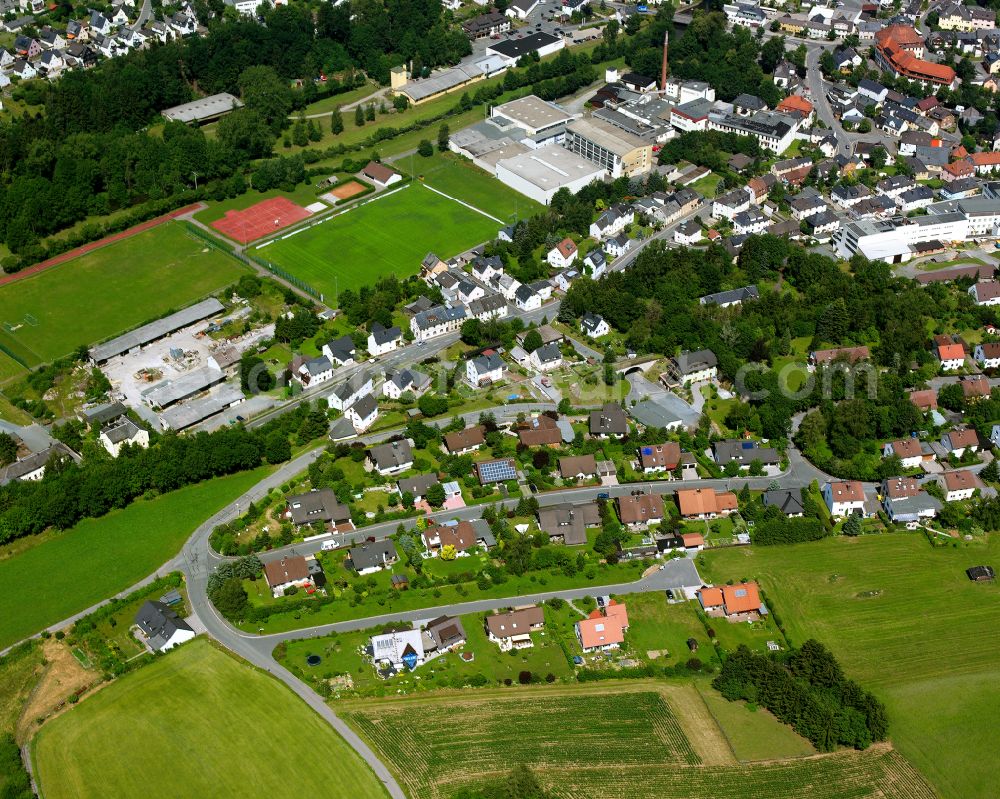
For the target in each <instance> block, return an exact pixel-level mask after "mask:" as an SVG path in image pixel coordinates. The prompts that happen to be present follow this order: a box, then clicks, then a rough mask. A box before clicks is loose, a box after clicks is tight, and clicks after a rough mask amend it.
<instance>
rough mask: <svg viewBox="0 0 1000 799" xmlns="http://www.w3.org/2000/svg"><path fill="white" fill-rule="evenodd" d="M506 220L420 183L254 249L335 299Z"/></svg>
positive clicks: (466, 243) (446, 254)
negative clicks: (451, 198)
mask: <svg viewBox="0 0 1000 799" xmlns="http://www.w3.org/2000/svg"><path fill="white" fill-rule="evenodd" d="M500 227H501V225H500V224H499V223H497V222H495V221H494V220H492V219H490V218H489V217H486V216H483V215H482V214H480V213H477V212H476V211H473V210H471V209H470V208H466V207H465V206H463V205H462V204H460V203H458V202H455V201H454V200H450V199H448V198H447V197H442V196H441V195H440V194H436V193H435V192H433V191H431V190H430V189H428V188H427V187H426V186H424V185H422V184H420V183H412V184H410V185H409V186H407V187H406V188H404V189H401V190H399V191H397V192H396V193H395V194H391V195H389V196H385V197H380V198H377V199H373V200H371V201H369V202H367V203H366V204H365V205H361V206H358V207H355V208H352V209H351V210H349V211H346V212H344V213H342V214H339V215H337V216H334V217H331V218H329V219H328V220H326V221H324V222H322V223H320V224H318V225H316V226H315V227H310V228H307V229H306V230H304V231H303V232H301V233H297V234H295V235H293V236H291V237H290V238H287V239H278V240H277V241H275V242H274V243H273V244H270V245H268V246H266V247H264V248H262V249H253V250H250V252H251V253H252V254H254V255H255V256H257V257H258V258H262V259H264V260H267V261H270V262H271V263H273V264H275V265H277V266H279V267H281V268H282V269H284V270H285V271H287V272H289V273H291V274H292V275H294V276H295V277H297V278H299V279H300V280H302V281H304V282H305V283H308V284H309V285H310V286H312V287H313V288H314V289H315V290H316V291H318V292H321V293H322V294H323V295H324V299H325V300H326V301H327V302H331V301H333V298H334V297H335V296H336V293H337V291H338V289H339V290H340V291H343V290H344V289H353V290H355V291H356V290H357V289H359V288H361V287H362V286H366V285H372V284H373V283H374V282H375V281H376V280H378V279H379V278H380V277H382V276H383V275H389V274H395V275H396V276H397V277H400V278H403V277H407V276H409V275H414V274H416V273H417V272H418V271H419V269H420V262H421V261H422V260H423V258H424V256H425V255H427V253H428V252H433V253H435V254H437V255H438V256H439V257H441V258H450V257H451V256H453V255H457V254H458V253H460V252H464V251H465V250H467V249H469V248H470V247H474V246H475V245H477V244H479V243H480V242H483V241H486V240H487V239H492V238H494V237H495V236H496V234H497V230H499V228H500Z"/></svg>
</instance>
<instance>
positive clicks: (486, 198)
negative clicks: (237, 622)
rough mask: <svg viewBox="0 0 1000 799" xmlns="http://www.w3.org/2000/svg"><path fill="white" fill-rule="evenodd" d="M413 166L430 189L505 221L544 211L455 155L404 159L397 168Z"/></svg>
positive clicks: (437, 154)
mask: <svg viewBox="0 0 1000 799" xmlns="http://www.w3.org/2000/svg"><path fill="white" fill-rule="evenodd" d="M411 163H412V165H413V172H414V173H415V176H416V175H423V178H424V182H425V183H426V184H427V185H428V186H433V187H434V188H435V189H437V190H438V191H443V192H444V193H445V194H450V195H451V196H452V197H458V198H459V199H461V200H464V201H465V202H467V203H469V204H470V205H474V206H476V208H482V209H483V210H484V211H486V212H487V213H490V214H492V215H493V216H495V217H497V218H498V219H502V220H504V222H513V221H514V220H515V218H516V219H527V218H528V217H530V216H534V215H535V214H537V213H538V212H540V211H541V210H542V208H543V206H542V205H541V204H540V203H537V202H535V201H534V200H532V199H530V198H528V197H525V196H524V195H523V194H521V193H520V192H516V191H514V189H512V188H510V186H507V185H506V184H504V183H501V182H500V181H499V180H497V179H496V178H495V177H493V176H492V175H490V174H489V173H488V172H484V171H483V170H482V169H480V168H479V167H477V166H475V165H474V164H473V163H471V162H469V161H466V160H465V159H463V158H459V157H458V156H457V155H455V154H454V153H450V152H449V153H435V154H434V156H433V157H432V158H421V157H420V156H414V157H413V160H412V161H410V160H402V161H399V162H398V164H397V166H399V167H400V168H402V169H406V170H409V169H410V164H411Z"/></svg>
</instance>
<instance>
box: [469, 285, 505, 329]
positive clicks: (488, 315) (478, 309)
mask: <svg viewBox="0 0 1000 799" xmlns="http://www.w3.org/2000/svg"><path fill="white" fill-rule="evenodd" d="M468 309H469V316H470V317H472V318H473V319H478V320H480V321H481V322H487V321H489V320H490V319H502V318H503V317H505V316H506V315H507V300H506V298H505V297H504V296H503V295H502V294H498V293H496V292H494V291H491V292H489V293H488V294H484V295H483V296H482V297H480V298H479V299H478V300H472V302H470V303H469V306H468Z"/></svg>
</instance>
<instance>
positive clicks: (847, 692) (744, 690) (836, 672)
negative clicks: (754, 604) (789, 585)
mask: <svg viewBox="0 0 1000 799" xmlns="http://www.w3.org/2000/svg"><path fill="white" fill-rule="evenodd" d="M712 685H713V686H714V687H715V688H716V689H718V691H719V692H720V693H721V694H722V695H723V696H724V697H726V699H728V700H729V701H731V702H732V701H736V700H740V699H743V700H746V701H747V702H751V703H753V704H757V705H761V706H763V707H765V708H767V709H768V710H770V711H771V712H772V713H773V714H774V715H775V716H776V717H777V718H778V719H779V720H781V721H783V722H785V723H786V724H789V725H791V726H792V728H794V730H795V731H796V732H797V733H798V734H799V735H801V736H802V737H804V738H807V739H809V741H811V742H812V744H813V746H815V747H816V748H817V749H818V750H820V751H821V752H830V751H832V750H833V749H835V748H836V747H838V746H852V747H854V748H855V749H866V748H867V747H869V746H871V745H872V744H873V743H875V742H877V741H884V740H885V738H886V736H887V735H888V732H889V725H888V719H887V717H886V711H885V706H884V705H883V704H882V703H881V702H880V701H879V700H878V699H876V698H875V697H874V696H873V695H872V694H870V693H869V692H868V691H865V690H864V689H863V688H861V686H859V685H858V684H857V683H856V682H854V681H853V680H849V679H847V678H846V677H845V676H844V673H843V671H842V670H841V668H840V664H838V663H837V661H836V659H835V658H834V657H833V655H832V654H831V652H830V651H829V650H828V649H826V647H824V646H823V645H822V644H821V643H819V642H818V641H815V640H812V639H810V640H808V641H806V642H805V643H804V644H803V645H802V648H801V649H798V650H793V651H792V652H790V653H787V654H784V653H783V654H779V655H768V654H757V653H754V652H751V651H750V649H748V648H747V647H746V646H745V645H741V646H740V647H739V649H737V650H736V651H735V652H733V653H732V654H731V655H729V657H727V658H726V660H725V662H724V663H723V664H722V672H721V673H720V674H719V676H718V677H716V678H715V680H713V681H712Z"/></svg>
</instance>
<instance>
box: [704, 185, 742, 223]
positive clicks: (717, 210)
mask: <svg viewBox="0 0 1000 799" xmlns="http://www.w3.org/2000/svg"><path fill="white" fill-rule="evenodd" d="M749 208H750V195H749V194H748V193H747V192H746V191H745V190H744V189H733V190H732V191H730V192H728V193H727V194H723V195H722V196H721V197H716V198H715V200H713V202H712V216H713V217H715V218H716V219H729V220H730V221H732V219H733V218H734V217H735V216H736V215H737V214H738V213H740V212H742V211H746V210H748V209H749Z"/></svg>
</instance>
